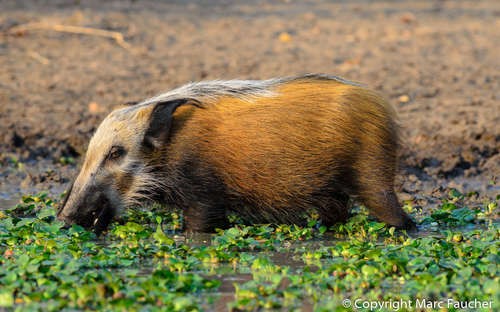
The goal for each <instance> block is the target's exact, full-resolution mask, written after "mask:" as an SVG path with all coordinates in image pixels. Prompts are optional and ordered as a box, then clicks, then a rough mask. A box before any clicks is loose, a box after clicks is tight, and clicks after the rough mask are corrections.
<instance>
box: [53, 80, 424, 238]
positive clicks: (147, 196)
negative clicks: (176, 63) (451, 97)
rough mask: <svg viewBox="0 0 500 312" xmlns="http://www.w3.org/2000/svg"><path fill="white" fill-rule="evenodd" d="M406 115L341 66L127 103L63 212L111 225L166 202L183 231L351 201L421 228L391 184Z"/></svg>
mask: <svg viewBox="0 0 500 312" xmlns="http://www.w3.org/2000/svg"><path fill="white" fill-rule="evenodd" d="M398 140H399V139H398V125H397V122H396V120H395V113H394V110H393V109H392V108H391V106H390V105H389V104H388V103H387V102H386V101H385V100H384V99H383V98H382V97H381V96H380V95H378V94H377V93H376V92H374V91H371V90H369V89H367V88H365V87H363V86H361V85H359V84H356V83H353V82H350V81H347V80H344V79H342V78H339V77H336V76H328V75H313V74H310V75H305V76H298V77H287V78H276V79H270V80H262V81H257V80H231V81H208V82H198V83H190V84H187V85H185V86H182V87H180V88H178V89H175V90H173V91H170V92H167V93H164V94H160V95H158V96H156V97H153V98H151V99H148V100H145V101H143V102H140V103H138V104H135V105H130V106H125V107H121V108H118V109H116V110H114V111H113V112H111V113H110V114H109V115H108V116H107V117H106V118H105V119H104V121H103V122H102V123H101V125H100V126H99V127H98V129H97V130H96V132H95V134H94V136H93V137H92V139H91V141H90V143H89V146H88V150H87V153H86V156H85V160H84V163H83V166H82V168H81V171H80V173H79V174H78V176H77V178H76V179H75V181H74V184H73V185H72V187H71V189H70V190H69V192H68V194H67V197H66V200H65V201H64V202H63V204H62V205H61V208H60V211H59V212H58V218H59V219H60V220H63V221H65V222H67V223H68V224H71V223H78V224H81V225H83V226H85V227H88V228H94V229H96V230H103V229H105V228H106V227H107V225H108V224H109V222H110V221H111V220H112V218H113V217H115V216H117V215H118V214H119V213H120V211H122V210H123V209H124V208H126V207H129V206H133V205H140V204H142V203H144V202H148V200H160V201H162V202H164V203H165V204H169V205H173V206H176V207H180V208H182V209H183V212H184V217H185V229H187V230H188V231H200V232H211V231H213V230H214V229H215V228H223V227H225V226H227V216H226V215H227V213H228V212H229V211H233V212H237V213H240V214H242V215H244V216H245V217H247V218H248V219H249V220H252V221H253V222H279V223H300V222H301V215H302V214H303V212H304V211H306V210H309V209H317V211H318V213H319V216H320V218H321V221H322V222H323V224H326V225H331V224H334V223H336V222H343V221H345V220H346V219H347V218H348V215H349V208H350V207H349V203H350V201H349V199H350V198H353V199H355V200H359V201H360V202H361V203H363V204H365V205H366V206H367V207H368V208H369V211H370V212H371V214H373V215H374V216H375V217H376V218H378V219H379V220H381V221H383V222H386V223H387V224H389V225H392V226H395V227H398V228H402V229H412V228H414V227H415V224H414V222H413V221H412V220H411V219H410V218H409V217H408V215H407V214H406V213H405V212H404V211H403V210H402V209H401V206H400V204H399V203H398V199H397V196H396V193H395V191H394V176H395V174H396V168H397V150H398V143H399V142H398Z"/></svg>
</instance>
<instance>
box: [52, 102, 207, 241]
mask: <svg viewBox="0 0 500 312" xmlns="http://www.w3.org/2000/svg"><path fill="white" fill-rule="evenodd" d="M185 104H194V105H198V103H197V102H195V101H191V100H186V99H179V100H172V101H166V102H159V103H153V104H138V105H135V106H129V107H125V108H120V109H117V110H115V111H113V112H111V114H109V115H108V116H107V117H106V118H105V119H104V120H103V122H102V123H101V125H100V126H99V128H98V129H97V131H96V133H95V134H94V136H93V137H92V139H91V140H90V143H89V146H88V149H87V153H86V155H85V160H84V162H83V165H82V168H81V170H80V173H79V174H78V176H77V178H76V179H75V181H74V182H73V184H72V186H71V188H70V189H69V190H68V193H67V195H66V198H65V200H64V201H63V203H62V204H61V206H60V208H59V211H58V213H57V217H58V219H59V220H62V221H64V222H66V224H73V223H76V224H80V225H82V226H84V227H86V228H93V229H95V230H97V231H101V230H103V229H105V228H106V227H107V225H108V224H109V223H110V221H111V220H112V218H113V217H114V216H116V215H117V214H118V212H120V210H122V209H123V208H124V207H127V206H130V205H132V204H134V203H140V201H141V199H145V198H146V199H147V198H148V197H150V196H151V195H152V191H153V190H154V189H155V188H157V187H158V185H159V183H160V184H161V181H158V180H157V179H155V168H154V166H153V165H152V163H151V161H150V160H151V159H152V157H153V155H154V154H155V153H159V152H160V151H161V150H164V149H165V146H166V143H167V140H168V137H169V132H170V128H171V125H172V115H173V113H174V111H175V110H176V109H177V108H178V107H179V106H181V105H185ZM156 169H158V168H156ZM156 171H158V170H156Z"/></svg>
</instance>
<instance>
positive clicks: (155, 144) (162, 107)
mask: <svg viewBox="0 0 500 312" xmlns="http://www.w3.org/2000/svg"><path fill="white" fill-rule="evenodd" d="M185 104H190V105H194V106H197V107H200V103H199V102H198V101H195V100H192V99H177V100H171V101H165V102H158V103H156V104H155V107H154V108H153V110H152V112H151V115H150V117H149V127H148V129H147V130H146V133H145V135H144V146H145V147H147V148H151V149H157V148H160V147H161V146H162V145H164V144H165V142H166V141H167V139H168V135H169V132H170V128H171V127H172V115H173V114H174V112H175V110H176V109H177V108H178V107H179V106H181V105H185Z"/></svg>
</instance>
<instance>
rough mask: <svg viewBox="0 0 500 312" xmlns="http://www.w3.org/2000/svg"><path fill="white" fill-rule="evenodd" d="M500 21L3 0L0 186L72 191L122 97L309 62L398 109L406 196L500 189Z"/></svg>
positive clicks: (446, 4)
mask: <svg viewBox="0 0 500 312" xmlns="http://www.w3.org/2000/svg"><path fill="white" fill-rule="evenodd" d="M28 23H42V24H43V25H45V26H40V25H39V24H38V25H36V24H35V25H33V24H31V26H27V27H25V26H23V25H25V24H28ZM55 24H61V25H65V26H68V25H73V26H81V27H90V28H96V29H102V30H108V31H112V32H116V33H120V34H122V35H123V36H124V39H125V42H126V45H124V44H120V42H119V41H116V40H114V39H113V38H106V37H100V36H97V35H96V34H89V35H81V34H75V33H71V32H70V33H65V32H61V31H57V30H55V29H54V28H53V25H55ZM498 29H500V2H498V1H428V2H425V1H380V2H372V1H276V2H272V1H255V2H249V1H222V0H210V1H202V4H197V3H195V1H145V0H144V1H143V0H137V1H64V0H59V1H9V0H4V1H1V2H0V33H1V34H0V140H1V141H0V164H1V167H0V197H1V198H2V199H3V200H4V201H3V203H4V205H6V202H5V200H6V199H17V198H18V197H19V194H21V193H32V192H37V191H42V190H49V191H50V192H51V193H53V194H58V193H60V192H61V191H62V190H64V188H65V187H66V186H67V184H68V182H69V180H70V179H71V177H72V176H74V174H75V173H76V170H77V169H76V166H75V165H74V164H71V163H72V161H73V159H74V160H75V162H76V163H78V162H80V161H81V156H82V154H83V153H84V151H85V148H86V144H87V142H88V140H89V137H90V136H91V135H92V133H93V131H94V130H95V129H96V127H97V126H98V124H99V122H100V120H102V118H103V117H104V116H105V115H106V114H107V113H108V112H109V111H110V110H111V109H112V108H113V107H115V106H116V105H118V104H121V103H125V102H128V101H135V100H141V99H144V98H146V97H149V96H152V95H154V94H156V93H159V92H161V91H165V90H168V89H170V88H173V87H175V86H178V85H181V84H184V83H186V82H188V81H193V80H201V79H230V78H245V79H264V78H270V77H275V76H283V75H295V74H301V73H308V72H322V73H329V74H335V75H339V76H343V77H345V78H347V79H350V80H355V81H360V82H363V83H365V84H366V85H368V86H371V87H372V88H374V89H376V90H378V91H380V92H381V93H382V94H384V95H385V96H386V97H387V98H388V99H389V100H390V102H391V103H393V104H394V105H395V106H396V108H397V111H398V113H399V116H400V120H401V125H402V127H403V137H404V146H403V147H402V149H401V170H400V174H399V176H398V181H397V187H398V191H399V192H400V196H401V198H402V199H411V198H415V197H416V198H419V197H426V198H427V200H430V201H432V198H433V194H436V192H440V191H441V190H442V188H445V187H456V188H458V189H460V190H465V191H471V190H478V191H480V194H482V195H484V196H490V197H491V196H494V195H496V193H500V187H499V183H500V182H497V184H496V185H495V184H494V182H495V180H496V177H500V153H499V152H500V58H499V53H500V49H499V48H500V32H499V31H498ZM68 163H69V164H68ZM1 203H2V202H0V204H1Z"/></svg>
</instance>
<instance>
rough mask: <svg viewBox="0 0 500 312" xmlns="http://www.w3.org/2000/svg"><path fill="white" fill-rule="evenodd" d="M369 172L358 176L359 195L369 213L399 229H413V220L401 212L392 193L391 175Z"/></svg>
mask: <svg viewBox="0 0 500 312" xmlns="http://www.w3.org/2000/svg"><path fill="white" fill-rule="evenodd" d="M377 171H378V170H374V169H372V170H370V171H368V172H365V173H364V174H363V173H361V174H360V176H359V180H360V181H358V183H359V185H358V188H359V195H360V197H361V200H362V201H363V203H364V204H365V205H366V206H367V207H368V209H369V210H370V212H371V213H372V214H373V215H374V216H375V217H376V218H378V219H379V220H380V221H383V222H385V223H387V224H389V225H392V226H395V227H397V228H399V229H407V230H411V229H415V223H414V222H413V220H412V219H411V218H410V217H409V216H408V215H407V214H406V213H405V212H404V211H403V209H402V208H401V205H400V204H399V202H398V197H397V195H396V192H395V191H394V186H393V183H394V182H393V175H392V174H390V172H389V171H387V172H385V173H384V172H379V173H377Z"/></svg>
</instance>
